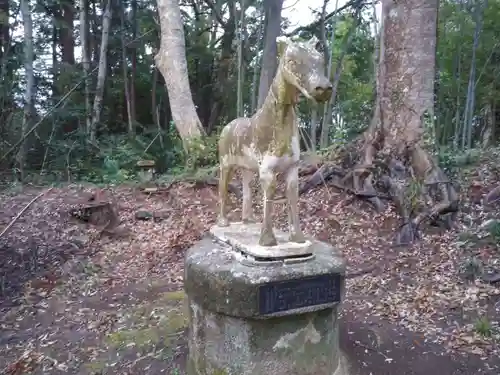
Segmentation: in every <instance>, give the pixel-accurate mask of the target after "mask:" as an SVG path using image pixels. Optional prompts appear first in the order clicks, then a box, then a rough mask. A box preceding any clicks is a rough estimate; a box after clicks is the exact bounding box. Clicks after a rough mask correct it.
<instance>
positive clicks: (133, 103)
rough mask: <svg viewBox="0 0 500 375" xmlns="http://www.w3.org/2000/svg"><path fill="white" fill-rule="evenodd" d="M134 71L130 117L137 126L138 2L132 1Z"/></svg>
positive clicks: (132, 73)
mask: <svg viewBox="0 0 500 375" xmlns="http://www.w3.org/2000/svg"><path fill="white" fill-rule="evenodd" d="M131 18H132V41H133V48H132V56H131V60H132V70H131V72H130V117H131V119H132V123H133V124H135V121H136V116H137V110H136V98H135V77H136V73H137V44H136V43H137V41H136V39H137V0H132V14H131Z"/></svg>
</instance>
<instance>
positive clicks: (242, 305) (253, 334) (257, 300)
mask: <svg viewBox="0 0 500 375" xmlns="http://www.w3.org/2000/svg"><path fill="white" fill-rule="evenodd" d="M259 231H260V226H258V225H241V224H232V225H231V226H229V227H224V228H219V227H214V228H213V229H212V230H211V233H212V234H211V235H209V236H206V237H205V238H204V239H202V240H201V241H199V242H198V243H197V244H196V245H195V246H194V247H192V248H191V249H190V250H188V252H187V254H186V261H185V280H184V283H185V290H186V294H187V296H188V303H189V313H190V317H189V318H190V323H189V324H190V326H189V337H188V341H189V357H188V375H313V374H314V375H334V374H335V375H344V371H343V370H342V368H341V367H342V366H341V365H339V364H340V363H341V362H342V361H341V360H340V351H339V338H338V308H339V303H340V300H341V298H343V296H344V284H345V282H344V274H345V261H344V259H343V258H342V256H341V255H340V254H339V252H337V251H336V250H335V249H334V248H333V247H332V246H331V245H329V244H326V243H322V242H318V241H314V240H311V241H310V243H306V244H304V245H301V246H297V245H296V244H285V243H281V244H278V246H276V247H272V248H261V247H259V246H258V245H257V244H256V242H253V241H251V240H249V239H251V238H257V240H258V234H259ZM276 235H277V238H278V241H280V239H283V238H286V235H285V233H283V232H279V231H276ZM273 248H275V249H273ZM278 248H279V249H281V250H283V249H285V250H286V249H288V252H287V251H278V250H279V249H278ZM273 250H274V252H273ZM266 251H267V252H268V253H265V252H266ZM269 252H271V253H269ZM266 254H267V255H266Z"/></svg>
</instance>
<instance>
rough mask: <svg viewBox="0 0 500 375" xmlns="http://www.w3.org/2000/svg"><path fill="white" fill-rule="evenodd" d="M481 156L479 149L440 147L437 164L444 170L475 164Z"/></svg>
mask: <svg viewBox="0 0 500 375" xmlns="http://www.w3.org/2000/svg"><path fill="white" fill-rule="evenodd" d="M480 156H481V151H480V150H477V149H471V150H466V151H462V152H460V151H456V150H453V149H452V148H449V147H442V148H441V149H440V151H439V153H438V160H439V165H440V166H441V167H442V168H443V169H444V170H446V171H452V170H454V169H457V168H461V167H467V166H471V165H475V164H476V163H477V162H478V161H479V158H480Z"/></svg>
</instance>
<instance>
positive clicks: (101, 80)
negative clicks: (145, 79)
mask: <svg viewBox="0 0 500 375" xmlns="http://www.w3.org/2000/svg"><path fill="white" fill-rule="evenodd" d="M110 27H111V0H108V2H107V4H106V9H105V10H104V13H103V15H102V37H101V50H100V54H99V70H98V72H97V84H96V93H95V97H94V107H93V112H92V122H91V125H90V134H89V140H90V142H91V143H92V144H96V143H97V125H98V124H99V121H100V119H101V110H102V99H103V96H104V84H105V83H106V72H107V70H108V64H107V54H108V42H109V29H110Z"/></svg>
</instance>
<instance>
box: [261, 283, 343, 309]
mask: <svg viewBox="0 0 500 375" xmlns="http://www.w3.org/2000/svg"><path fill="white" fill-rule="evenodd" d="M341 283H342V275H340V274H328V275H319V276H311V277H308V278H304V279H298V280H289V281H278V282H275V283H269V284H264V285H262V286H260V287H259V313H260V314H261V315H269V314H275V313H279V312H283V311H288V310H293V309H300V308H304V307H309V306H317V305H323V304H327V303H335V302H340V293H341Z"/></svg>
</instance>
